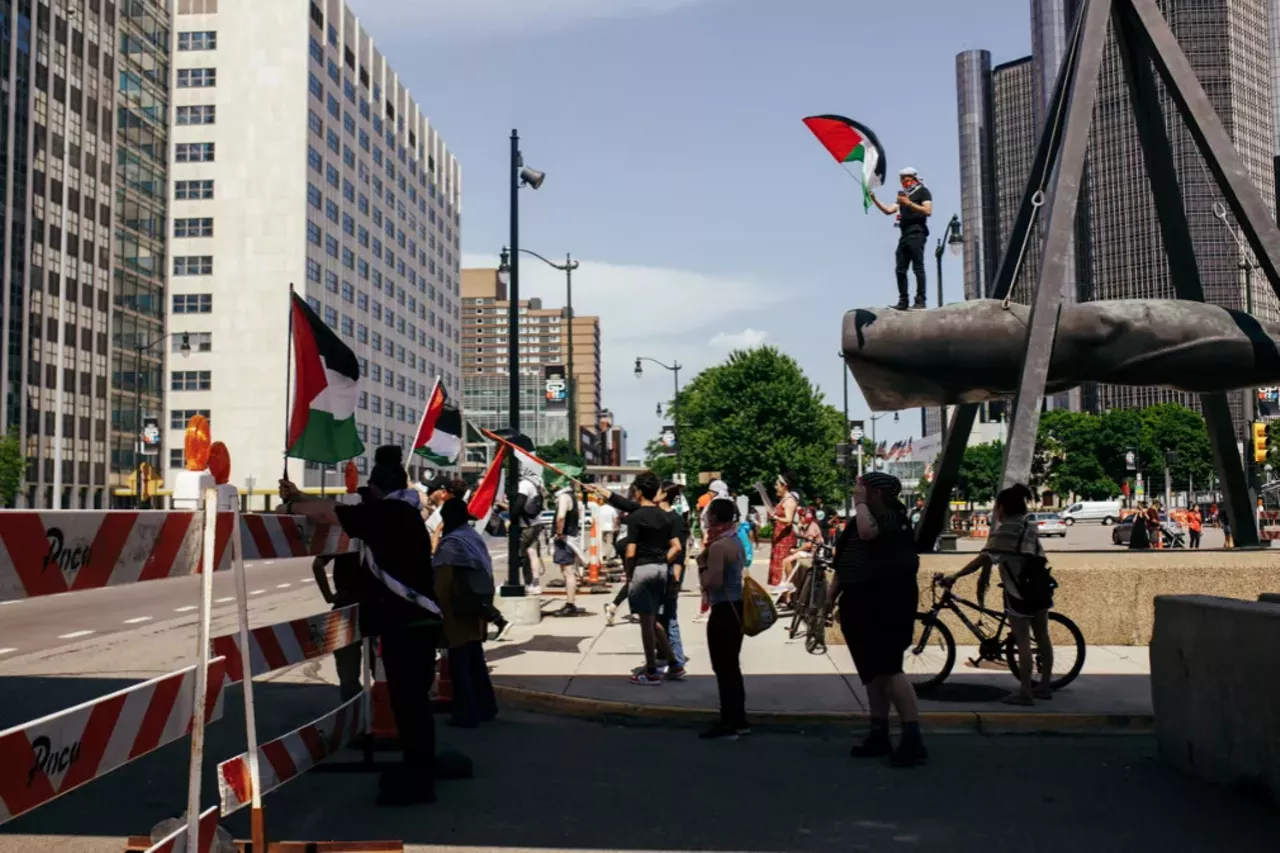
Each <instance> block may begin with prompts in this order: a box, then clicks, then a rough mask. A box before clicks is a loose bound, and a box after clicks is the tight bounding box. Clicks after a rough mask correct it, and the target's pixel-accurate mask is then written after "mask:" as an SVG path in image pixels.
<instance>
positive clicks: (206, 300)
mask: <svg viewBox="0 0 1280 853" xmlns="http://www.w3.org/2000/svg"><path fill="white" fill-rule="evenodd" d="M212 312H213V294H211V293H175V294H174V296H173V313H175V314H210V313H212Z"/></svg>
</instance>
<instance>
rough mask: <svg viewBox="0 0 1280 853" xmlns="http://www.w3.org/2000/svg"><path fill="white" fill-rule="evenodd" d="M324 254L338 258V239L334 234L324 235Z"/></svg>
mask: <svg viewBox="0 0 1280 853" xmlns="http://www.w3.org/2000/svg"><path fill="white" fill-rule="evenodd" d="M324 252H325V254H326V255H328V256H329V257H331V258H336V257H338V239H337V238H336V237H334V236H333V235H332V234H326V235H324Z"/></svg>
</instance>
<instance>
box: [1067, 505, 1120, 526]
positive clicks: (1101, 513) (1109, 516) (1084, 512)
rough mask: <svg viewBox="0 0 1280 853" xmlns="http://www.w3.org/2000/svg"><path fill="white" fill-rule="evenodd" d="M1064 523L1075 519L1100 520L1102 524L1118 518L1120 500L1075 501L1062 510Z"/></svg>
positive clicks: (1111, 522)
mask: <svg viewBox="0 0 1280 853" xmlns="http://www.w3.org/2000/svg"><path fill="white" fill-rule="evenodd" d="M1062 520H1063V522H1064V523H1065V524H1068V525H1071V524H1075V523H1076V522H1077V521H1100V522H1102V524H1103V525H1104V526H1106V525H1111V524H1115V523H1116V522H1118V521H1119V520H1120V501H1076V502H1075V503H1073V504H1072V505H1071V506H1069V507H1067V508H1066V509H1064V510H1063V511H1062Z"/></svg>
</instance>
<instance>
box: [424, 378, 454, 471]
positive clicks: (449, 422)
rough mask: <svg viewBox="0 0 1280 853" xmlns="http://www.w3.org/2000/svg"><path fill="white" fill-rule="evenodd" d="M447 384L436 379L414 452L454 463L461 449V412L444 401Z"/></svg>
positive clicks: (445, 463)
mask: <svg viewBox="0 0 1280 853" xmlns="http://www.w3.org/2000/svg"><path fill="white" fill-rule="evenodd" d="M445 403H446V400H445V393H444V386H442V385H441V384H440V379H439V378H437V379H436V384H435V387H434V388H432V389H431V395H430V396H428V397H427V407H426V408H425V409H424V410H423V412H422V422H421V423H419V424H418V434H417V436H415V437H414V439H413V452H414V453H416V454H418V455H419V456H422V457H424V458H426V459H429V460H431V461H432V462H434V463H435V464H436V465H439V466H446V465H452V464H454V463H455V462H457V461H458V454H460V453H461V452H462V413H461V412H459V411H458V410H457V409H456V408H454V407H453V406H448V405H446V404H445Z"/></svg>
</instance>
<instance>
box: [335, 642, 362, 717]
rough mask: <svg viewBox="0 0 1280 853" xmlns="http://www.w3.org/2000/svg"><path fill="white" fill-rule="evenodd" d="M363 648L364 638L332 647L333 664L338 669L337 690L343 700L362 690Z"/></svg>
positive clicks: (354, 695) (355, 695) (351, 697)
mask: <svg viewBox="0 0 1280 853" xmlns="http://www.w3.org/2000/svg"><path fill="white" fill-rule="evenodd" d="M363 650H364V640H359V641H357V642H354V643H352V644H351V645H349V646H343V647H342V648H340V649H334V652H333V664H334V666H336V667H337V669H338V690H339V691H340V692H341V695H342V701H343V702H346V701H347V700H348V699H354V698H355V697H357V696H359V695H360V693H361V691H363V690H364V685H363V684H362V683H361V678H360V674H361V664H362V663H363V662H364V656H363Z"/></svg>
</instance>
